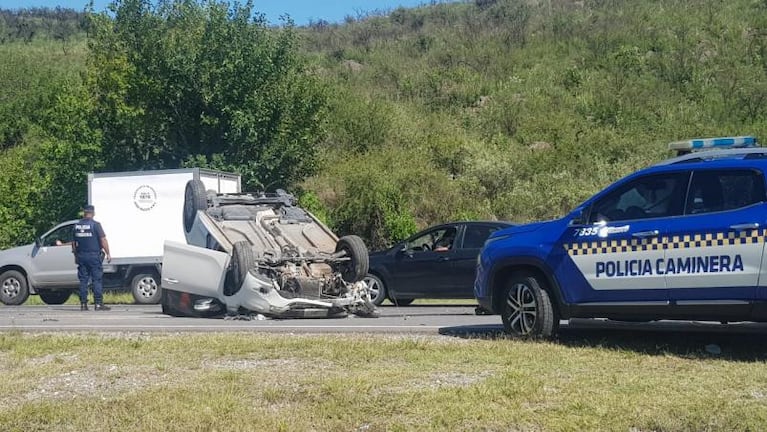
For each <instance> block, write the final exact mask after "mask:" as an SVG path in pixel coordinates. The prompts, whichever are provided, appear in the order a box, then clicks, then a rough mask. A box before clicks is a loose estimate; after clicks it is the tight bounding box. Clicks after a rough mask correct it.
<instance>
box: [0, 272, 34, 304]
mask: <svg viewBox="0 0 767 432" xmlns="http://www.w3.org/2000/svg"><path fill="white" fill-rule="evenodd" d="M28 297H29V288H28V286H27V278H26V277H25V276H24V275H23V274H21V272H19V271H16V270H8V271H6V272H4V273H3V274H2V275H0V301H1V302H3V304H5V305H8V306H18V305H20V304H22V303H24V302H25V301H27V298H28Z"/></svg>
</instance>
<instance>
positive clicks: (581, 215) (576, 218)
mask: <svg viewBox="0 0 767 432" xmlns="http://www.w3.org/2000/svg"><path fill="white" fill-rule="evenodd" d="M572 215H573V218H572V219H570V226H577V225H586V212H585V211H583V209H578V210H576V211H574V212H573V214H572Z"/></svg>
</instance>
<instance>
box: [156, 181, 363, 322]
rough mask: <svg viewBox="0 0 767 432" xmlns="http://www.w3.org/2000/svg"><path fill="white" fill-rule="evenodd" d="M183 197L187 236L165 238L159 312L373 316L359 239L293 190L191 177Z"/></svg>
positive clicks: (282, 316) (176, 314)
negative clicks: (306, 205) (253, 189)
mask: <svg viewBox="0 0 767 432" xmlns="http://www.w3.org/2000/svg"><path fill="white" fill-rule="evenodd" d="M184 198H185V199H184V211H183V218H184V231H185V233H186V239H187V243H186V244H183V243H179V242H172V241H167V242H166V243H165V253H164V257H163V268H162V285H163V298H162V310H163V313H165V314H168V315H174V316H199V317H206V316H216V315H223V314H229V315H236V314H251V313H257V314H263V315H265V316H267V317H279V318H287V317H304V318H306V317H342V316H346V315H347V314H349V313H351V314H355V315H359V316H366V317H369V316H377V314H378V312H377V310H376V308H375V306H374V305H373V304H372V303H371V301H370V295H369V292H368V288H367V285H366V284H365V282H363V279H364V278H365V275H366V274H367V271H368V252H367V248H366V247H365V244H364V242H363V241H362V239H361V238H359V237H357V236H353V235H350V236H345V237H341V238H340V239H339V238H338V237H336V236H335V234H333V232H332V231H330V229H328V227H326V226H325V225H324V224H323V223H322V222H320V221H319V220H318V219H317V218H315V217H314V216H313V215H312V214H311V213H309V212H307V211H306V210H304V209H302V208H300V207H298V206H296V200H295V198H294V197H293V196H292V195H290V194H288V193H286V192H285V191H282V190H278V191H277V192H276V193H274V194H265V193H259V194H248V193H245V194H216V193H214V192H206V191H205V187H204V185H203V184H202V182H200V181H198V180H191V181H189V182H188V183H187V185H186V189H185V196H184Z"/></svg>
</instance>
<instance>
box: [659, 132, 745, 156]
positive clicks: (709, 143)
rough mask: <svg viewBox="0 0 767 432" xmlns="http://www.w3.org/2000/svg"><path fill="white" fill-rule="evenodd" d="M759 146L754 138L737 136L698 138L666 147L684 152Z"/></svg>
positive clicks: (673, 143)
mask: <svg viewBox="0 0 767 432" xmlns="http://www.w3.org/2000/svg"><path fill="white" fill-rule="evenodd" d="M758 145H759V144H758V143H757V142H756V138H755V137H752V136H739V137H721V138H699V139H691V140H688V141H676V142H672V143H670V144H669V145H668V148H669V150H677V151H684V152H691V151H698V150H706V149H714V148H719V149H726V148H743V147H757V146H758Z"/></svg>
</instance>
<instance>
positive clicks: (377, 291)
mask: <svg viewBox="0 0 767 432" xmlns="http://www.w3.org/2000/svg"><path fill="white" fill-rule="evenodd" d="M363 280H364V281H365V284H366V285H367V286H368V292H369V293H370V302H371V303H373V304H374V305H376V306H379V305H380V304H381V303H383V301H384V300H386V286H385V285H384V283H383V281H382V280H381V278H379V277H378V276H376V275H374V274H371V273H368V275H367V276H365V279H363Z"/></svg>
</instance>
